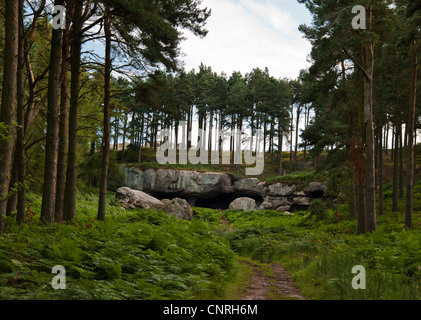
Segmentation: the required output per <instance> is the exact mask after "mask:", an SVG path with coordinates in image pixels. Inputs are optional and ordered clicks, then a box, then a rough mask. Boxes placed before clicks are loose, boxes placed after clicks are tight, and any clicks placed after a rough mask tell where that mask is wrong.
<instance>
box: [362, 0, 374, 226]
mask: <svg viewBox="0 0 421 320" xmlns="http://www.w3.org/2000/svg"><path fill="white" fill-rule="evenodd" d="M371 19H372V7H371V1H370V5H369V8H368V10H367V20H368V26H369V30H370V29H371ZM373 46H374V45H373V43H372V42H371V41H370V42H369V43H367V44H366V62H367V66H366V72H367V75H368V79H367V82H366V91H365V110H364V114H365V124H366V157H367V158H366V161H367V162H366V168H367V171H366V203H367V207H366V212H367V221H366V222H367V231H368V232H372V231H375V230H377V217H376V180H375V164H374V162H375V160H374V159H375V150H374V129H373V69H374V55H373Z"/></svg>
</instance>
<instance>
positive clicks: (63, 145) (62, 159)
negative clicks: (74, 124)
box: [55, 8, 70, 222]
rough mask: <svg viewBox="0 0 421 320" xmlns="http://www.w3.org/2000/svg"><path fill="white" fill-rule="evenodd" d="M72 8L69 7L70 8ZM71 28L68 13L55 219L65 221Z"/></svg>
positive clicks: (62, 81) (63, 48) (62, 79)
mask: <svg viewBox="0 0 421 320" xmlns="http://www.w3.org/2000/svg"><path fill="white" fill-rule="evenodd" d="M69 9H70V8H68V10H69ZM69 28H70V17H69V15H66V29H65V30H63V41H62V49H61V50H62V52H61V56H62V63H61V88H60V91H61V97H60V118H59V133H58V158H57V184H56V203H55V221H58V222H61V221H63V210H64V189H65V182H66V155H67V150H66V149H67V111H68V110H67V108H68V105H69V99H68V95H69V79H68V69H69V45H70V44H69Z"/></svg>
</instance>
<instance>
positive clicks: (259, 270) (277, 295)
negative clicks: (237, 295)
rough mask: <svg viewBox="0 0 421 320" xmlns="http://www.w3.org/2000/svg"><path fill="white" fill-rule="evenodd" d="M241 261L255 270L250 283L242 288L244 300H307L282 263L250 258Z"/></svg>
mask: <svg viewBox="0 0 421 320" xmlns="http://www.w3.org/2000/svg"><path fill="white" fill-rule="evenodd" d="M240 263H242V264H246V265H247V266H248V267H249V268H251V270H252V271H253V275H252V277H251V279H250V283H249V284H248V286H247V287H245V288H243V289H242V290H241V291H242V292H241V295H242V300H305V298H304V297H303V296H302V295H301V293H300V291H299V290H298V288H297V287H296V286H295V284H294V282H293V280H292V278H291V276H290V275H289V274H288V272H287V271H286V270H285V269H284V268H283V267H282V265H280V264H278V263H270V264H257V263H255V262H253V261H249V260H241V261H240Z"/></svg>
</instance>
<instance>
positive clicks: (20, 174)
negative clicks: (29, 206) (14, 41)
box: [15, 0, 26, 224]
mask: <svg viewBox="0 0 421 320" xmlns="http://www.w3.org/2000/svg"><path fill="white" fill-rule="evenodd" d="M23 18H24V2H23V0H19V50H18V74H17V81H18V82H17V93H18V94H17V123H18V128H17V130H16V147H15V158H16V161H15V163H16V166H17V182H18V185H19V186H18V187H19V191H18V194H17V207H16V221H17V223H18V224H21V223H23V222H24V221H25V213H26V186H25V182H26V157H25V78H24V70H25V50H24V26H23Z"/></svg>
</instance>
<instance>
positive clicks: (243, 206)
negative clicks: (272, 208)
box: [229, 198, 258, 211]
mask: <svg viewBox="0 0 421 320" xmlns="http://www.w3.org/2000/svg"><path fill="white" fill-rule="evenodd" d="M229 208H230V210H243V211H256V210H258V208H257V205H256V200H254V199H251V198H238V199H235V200H234V201H233V202H231V204H230V206H229Z"/></svg>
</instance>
